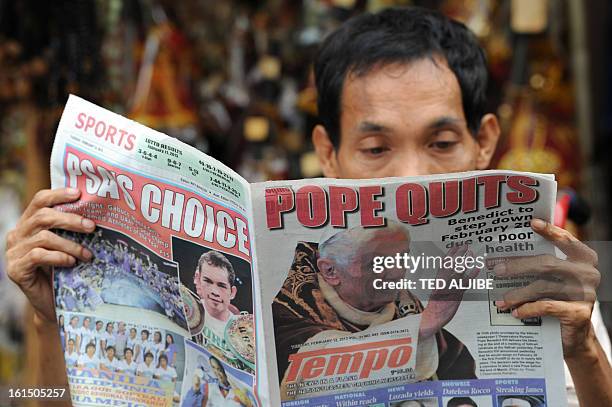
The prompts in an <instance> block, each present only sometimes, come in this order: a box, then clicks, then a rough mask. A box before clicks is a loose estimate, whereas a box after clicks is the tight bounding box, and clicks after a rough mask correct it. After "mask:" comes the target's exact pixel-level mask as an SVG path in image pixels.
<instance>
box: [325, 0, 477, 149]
mask: <svg viewBox="0 0 612 407" xmlns="http://www.w3.org/2000/svg"><path fill="white" fill-rule="evenodd" d="M436 56H438V57H443V58H444V59H445V60H446V62H447V64H448V66H449V68H450V69H451V71H452V72H453V73H454V74H455V76H456V77H457V81H458V82H459V87H460V88H461V97H462V102H463V111H464V114H465V118H466V120H467V125H468V128H469V130H470V131H471V132H472V134H474V135H475V134H476V133H477V132H478V129H479V128H480V121H481V119H482V116H483V115H484V111H485V103H486V95H485V93H486V86H487V77H488V72H487V63H486V58H485V54H484V51H483V49H482V48H481V47H480V45H479V44H478V41H477V39H476V37H475V35H474V34H473V33H472V32H471V31H470V30H469V29H468V28H467V27H466V26H465V25H463V24H462V23H459V22H457V21H454V20H451V19H449V18H448V17H446V16H444V15H443V14H441V13H439V12H437V11H433V10H427V9H424V8H420V7H402V8H388V9H385V10H383V11H381V12H379V13H376V14H371V13H365V14H360V15H358V16H356V17H353V18H351V19H349V20H347V21H346V22H345V23H344V24H342V25H341V26H340V27H339V28H338V29H337V30H336V31H335V32H333V33H332V34H330V35H329V36H328V37H327V38H326V39H325V41H324V42H323V44H322V45H321V48H320V49H319V52H318V54H317V57H316V59H315V63H314V71H315V80H316V85H317V108H318V112H319V119H320V120H321V124H323V126H324V127H325V129H326V130H327V133H328V134H329V137H330V139H331V141H332V143H333V145H334V146H335V147H336V148H338V147H339V146H340V115H341V109H340V105H341V96H342V88H343V85H344V81H345V79H346V77H347V75H348V74H354V75H357V76H362V75H366V74H367V73H369V72H370V71H371V70H372V69H374V68H377V67H380V66H383V65H387V64H394V63H405V64H408V63H411V62H413V61H416V60H419V59H423V58H428V59H430V60H432V62H434V63H435V60H434V58H435V57H436ZM415 103H418V101H415Z"/></svg>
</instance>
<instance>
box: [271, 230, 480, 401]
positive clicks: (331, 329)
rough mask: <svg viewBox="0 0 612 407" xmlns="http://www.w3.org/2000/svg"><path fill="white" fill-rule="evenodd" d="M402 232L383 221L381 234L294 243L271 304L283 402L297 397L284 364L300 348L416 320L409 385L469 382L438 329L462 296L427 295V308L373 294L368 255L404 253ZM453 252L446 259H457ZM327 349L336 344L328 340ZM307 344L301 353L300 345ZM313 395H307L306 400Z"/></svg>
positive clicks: (412, 299)
mask: <svg viewBox="0 0 612 407" xmlns="http://www.w3.org/2000/svg"><path fill="white" fill-rule="evenodd" d="M410 246H411V242H410V234H409V231H408V229H407V228H406V227H405V226H402V225H401V224H399V223H397V222H393V221H388V222H387V225H386V227H383V228H364V227H361V226H358V227H353V228H350V229H345V230H342V231H339V232H337V233H335V234H333V235H332V236H331V237H329V238H327V239H325V240H324V241H322V242H320V243H319V244H317V243H313V242H298V244H297V247H296V249H295V256H294V259H293V263H292V265H291V268H290V270H289V274H288V275H287V278H286V279H285V281H284V283H283V285H282V287H281V288H280V290H279V292H278V293H277V295H276V297H275V298H274V301H273V303H272V313H273V320H274V335H275V344H276V354H277V368H278V377H279V381H280V383H279V384H280V388H281V393H282V397H283V399H284V400H287V399H295V398H300V397H299V396H298V397H295V395H294V394H291V395H290V396H288V393H287V392H286V385H287V383H286V379H287V370H288V368H289V365H290V357H291V356H292V355H293V354H295V353H297V352H300V351H301V348H307V349H308V351H312V350H313V349H317V348H321V347H323V348H325V347H329V346H337V345H333V344H332V341H330V339H339V338H340V339H342V338H347V339H349V338H350V337H351V335H354V334H356V333H359V332H363V331H366V330H368V329H370V328H372V327H375V326H378V327H380V326H384V324H386V323H390V322H391V321H395V320H397V319H401V318H410V317H413V316H419V317H420V318H421V322H420V325H419V333H418V336H419V338H418V348H417V361H416V376H417V380H418V381H420V380H457V379H474V378H476V373H475V371H476V366H475V362H474V357H473V356H472V354H471V353H470V351H469V350H468V349H467V347H466V346H465V345H464V344H463V343H462V342H461V341H460V340H459V339H457V338H456V337H455V336H454V335H453V334H451V333H450V332H449V331H448V330H446V329H444V326H445V325H446V324H447V323H448V322H449V321H450V320H451V319H452V318H453V316H454V315H455V313H456V311H457V309H458V307H459V304H460V303H461V300H462V296H463V291H460V290H456V291H454V292H453V294H452V295H453V297H449V296H448V291H447V292H445V293H443V294H442V293H438V292H436V291H435V290H434V291H432V292H431V294H430V296H429V301H428V303H427V306H426V307H424V306H423V304H422V303H421V301H420V300H419V299H418V298H417V297H416V296H415V295H413V294H412V293H411V292H410V291H409V290H392V289H386V290H376V289H375V288H374V284H373V281H374V279H376V278H380V277H381V275H379V274H375V273H373V272H372V264H373V259H374V257H376V256H394V255H395V254H396V253H405V252H409V251H410ZM459 251H460V249H455V250H454V251H452V249H451V252H449V255H454V256H459V255H462V254H465V251H464V252H463V253H459ZM478 272H479V270H470V271H466V272H465V273H463V274H461V275H458V274H457V273H455V272H454V271H453V270H442V271H439V272H438V275H437V276H438V277H443V278H446V279H449V278H464V279H469V278H473V277H475V275H476V274H478ZM405 273H406V271H405V270H404V269H394V270H388V271H387V272H386V273H385V274H384V275H382V276H383V279H384V280H387V281H398V280H400V279H401V278H403V277H404V276H405ZM334 343H337V341H335V342H334ZM307 345H308V346H307ZM311 396H313V394H312V393H310V394H309V395H308V397H311Z"/></svg>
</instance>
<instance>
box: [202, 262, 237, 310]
mask: <svg viewBox="0 0 612 407" xmlns="http://www.w3.org/2000/svg"><path fill="white" fill-rule="evenodd" d="M199 282H200V284H199V285H198V287H197V292H198V295H199V296H200V298H201V299H202V300H203V301H204V307H205V309H206V311H207V312H209V313H211V314H213V315H215V316H217V315H221V314H224V313H225V312H226V311H227V309H228V306H229V304H230V301H231V300H232V299H233V298H234V297H235V296H236V287H235V286H232V285H230V282H229V279H228V273H227V270H225V269H222V268H220V267H215V266H213V265H210V264H208V263H206V262H204V263H202V266H201V267H200V281H199Z"/></svg>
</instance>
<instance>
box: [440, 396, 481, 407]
mask: <svg viewBox="0 0 612 407" xmlns="http://www.w3.org/2000/svg"><path fill="white" fill-rule="evenodd" d="M458 406H472V407H478V404H476V402H475V401H474V400H472V399H471V398H469V397H453V398H452V399H450V400H448V403H447V404H446V407H458Z"/></svg>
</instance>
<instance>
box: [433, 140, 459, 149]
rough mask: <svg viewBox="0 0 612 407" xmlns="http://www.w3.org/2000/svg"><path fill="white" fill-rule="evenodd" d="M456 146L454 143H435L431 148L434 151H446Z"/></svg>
mask: <svg viewBox="0 0 612 407" xmlns="http://www.w3.org/2000/svg"><path fill="white" fill-rule="evenodd" d="M455 144H457V143H456V142H455V141H436V142H435V143H431V147H433V148H435V149H436V150H448V149H449V148H451V147H453V146H454V145H455Z"/></svg>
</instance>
